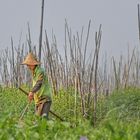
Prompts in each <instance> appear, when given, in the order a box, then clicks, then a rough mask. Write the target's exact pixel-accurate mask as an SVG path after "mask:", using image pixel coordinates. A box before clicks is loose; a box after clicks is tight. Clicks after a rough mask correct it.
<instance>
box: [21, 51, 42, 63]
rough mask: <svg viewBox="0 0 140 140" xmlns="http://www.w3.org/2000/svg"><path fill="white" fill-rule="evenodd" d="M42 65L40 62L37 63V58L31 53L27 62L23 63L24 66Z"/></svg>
mask: <svg viewBox="0 0 140 140" xmlns="http://www.w3.org/2000/svg"><path fill="white" fill-rule="evenodd" d="M39 64H41V63H40V62H38V61H37V59H36V57H35V56H34V55H33V54H32V53H29V54H28V55H27V56H26V58H25V60H24V61H23V62H22V65H39Z"/></svg>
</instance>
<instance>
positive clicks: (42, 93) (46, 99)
mask: <svg viewBox="0 0 140 140" xmlns="http://www.w3.org/2000/svg"><path fill="white" fill-rule="evenodd" d="M22 64H23V65H27V67H28V68H29V70H30V72H31V74H32V80H33V81H32V84H33V87H32V89H31V91H30V92H29V94H28V99H29V101H30V102H31V101H32V100H33V99H34V102H35V114H36V115H38V116H43V117H45V118H48V115H49V111H50V106H51V103H52V101H51V86H50V84H49V82H48V78H47V76H46V73H45V72H44V70H43V69H42V68H41V67H40V62H39V61H37V59H36V57H35V56H34V55H33V54H32V53H29V54H28V55H27V56H26V58H25V60H24V61H23V62H22Z"/></svg>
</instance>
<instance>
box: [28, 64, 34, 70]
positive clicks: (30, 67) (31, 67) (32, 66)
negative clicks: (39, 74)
mask: <svg viewBox="0 0 140 140" xmlns="http://www.w3.org/2000/svg"><path fill="white" fill-rule="evenodd" d="M27 67H28V68H29V69H30V70H32V71H33V70H34V69H35V65H27Z"/></svg>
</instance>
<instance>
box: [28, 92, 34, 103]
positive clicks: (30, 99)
mask: <svg viewBox="0 0 140 140" xmlns="http://www.w3.org/2000/svg"><path fill="white" fill-rule="evenodd" d="M33 98H34V94H33V93H32V92H29V95H28V99H29V101H30V102H31V101H32V100H33Z"/></svg>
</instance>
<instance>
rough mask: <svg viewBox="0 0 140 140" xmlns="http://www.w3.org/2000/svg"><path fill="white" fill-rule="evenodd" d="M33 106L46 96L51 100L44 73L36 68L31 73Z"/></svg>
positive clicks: (49, 87) (39, 68) (49, 88)
mask: <svg viewBox="0 0 140 140" xmlns="http://www.w3.org/2000/svg"><path fill="white" fill-rule="evenodd" d="M31 91H32V92H33V93H34V101H35V104H38V103H39V101H40V99H41V98H42V97H45V96H48V97H49V98H50V99H51V86H50V83H49V81H48V77H47V75H46V74H45V71H44V70H43V69H42V68H41V67H39V66H36V68H35V70H34V73H33V88H32V90H31Z"/></svg>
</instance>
